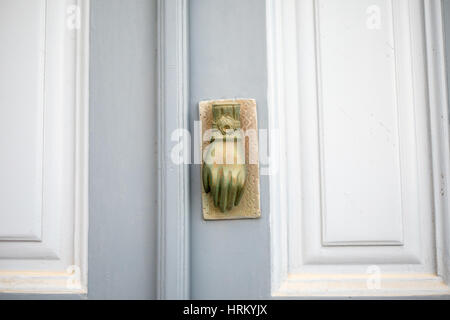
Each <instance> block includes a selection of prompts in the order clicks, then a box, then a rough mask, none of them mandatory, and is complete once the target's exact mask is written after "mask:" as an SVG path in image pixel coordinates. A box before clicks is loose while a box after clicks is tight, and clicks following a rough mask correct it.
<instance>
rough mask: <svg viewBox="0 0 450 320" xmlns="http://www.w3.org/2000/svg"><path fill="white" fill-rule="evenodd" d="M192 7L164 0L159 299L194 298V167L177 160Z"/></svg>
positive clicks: (160, 9)
mask: <svg viewBox="0 0 450 320" xmlns="http://www.w3.org/2000/svg"><path fill="white" fill-rule="evenodd" d="M188 7H189V2H188V0H158V119H157V121H158V255H157V258H158V262H157V263H158V266H157V279H158V280H157V298H158V299H189V296H190V288H189V275H190V271H189V256H190V245H189V213H190V201H189V199H190V197H189V165H188V164H181V165H178V164H175V163H174V162H173V161H172V160H171V151H172V148H173V146H174V144H175V143H178V138H177V137H176V136H175V137H173V136H172V135H173V133H174V132H175V130H177V129H186V130H187V129H188V128H189V126H188V125H189V123H188V115H189V114H188V110H189V84H188V79H189V68H188V61H189V59H188V51H189V48H188ZM185 147H186V148H187V147H188V146H187V145H185Z"/></svg>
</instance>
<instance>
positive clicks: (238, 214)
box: [199, 99, 261, 220]
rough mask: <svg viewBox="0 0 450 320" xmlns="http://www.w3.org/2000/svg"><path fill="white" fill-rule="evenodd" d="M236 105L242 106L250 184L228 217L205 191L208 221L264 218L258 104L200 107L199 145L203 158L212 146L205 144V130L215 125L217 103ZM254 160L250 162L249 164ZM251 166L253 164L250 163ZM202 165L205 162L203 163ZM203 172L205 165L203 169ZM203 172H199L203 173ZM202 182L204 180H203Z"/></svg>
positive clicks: (208, 103)
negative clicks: (214, 110)
mask: <svg viewBox="0 0 450 320" xmlns="http://www.w3.org/2000/svg"><path fill="white" fill-rule="evenodd" d="M223 102H237V103H239V104H240V105H241V129H242V130H243V133H244V135H245V162H246V165H247V174H248V175H247V180H246V183H245V191H244V195H243V196H242V199H241V202H240V203H239V205H238V206H236V207H234V208H233V209H231V210H230V211H227V212H225V213H223V212H221V211H220V209H219V208H216V207H215V206H214V201H213V199H212V197H211V195H210V194H207V193H205V190H204V188H203V185H201V186H200V187H201V189H202V208H203V218H204V219H205V220H231V219H255V218H259V217H260V216H261V209H260V195H259V157H258V154H259V153H258V123H257V120H258V118H257V113H256V101H255V100H254V99H235V100H209V101H201V102H200V103H199V113H200V121H201V123H202V134H201V139H202V141H201V142H200V146H201V148H200V149H201V154H202V159H203V150H205V148H206V146H207V145H208V144H209V141H208V140H207V139H206V141H203V136H204V133H205V131H206V130H209V129H211V127H212V122H213V115H212V106H213V104H216V103H223ZM249 159H251V161H249ZM250 162H251V163H250ZM202 163H203V161H202ZM201 169H203V164H202V168H201ZM201 172H202V170H200V173H201ZM200 181H202V179H200Z"/></svg>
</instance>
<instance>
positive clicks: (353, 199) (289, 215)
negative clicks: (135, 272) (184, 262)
mask: <svg viewBox="0 0 450 320" xmlns="http://www.w3.org/2000/svg"><path fill="white" fill-rule="evenodd" d="M442 10H443V9H442V7H441V2H440V1H433V0H432V1H421V0H415V1H410V0H408V1H407V0H394V1H388V0H379V1H361V0H345V1H332V0H283V1H280V0H268V1H265V2H263V1H259V0H248V1H229V0H226V1H208V0H196V1H191V2H190V16H189V21H190V34H189V35H190V42H189V44H190V51H189V53H190V60H189V62H190V64H189V67H190V75H191V76H190V83H189V86H190V103H189V116H190V119H191V122H190V123H191V131H193V129H194V128H193V120H196V119H198V103H199V101H202V100H209V99H229V98H237V97H239V98H243V97H244V98H254V99H256V101H257V109H258V122H259V123H258V124H259V128H260V129H266V131H265V132H264V131H261V130H260V137H259V146H260V147H259V150H260V155H259V157H260V166H261V168H260V174H261V177H260V194H261V197H260V198H261V218H260V219H258V220H231V221H204V220H203V219H202V215H201V211H202V207H201V206H202V204H201V196H200V192H201V188H202V184H201V179H200V177H201V174H200V170H201V169H200V166H198V165H193V166H191V168H190V192H191V195H190V200H191V203H190V214H191V216H190V223H191V229H190V234H191V236H190V240H191V255H190V258H191V260H190V261H191V262H190V268H191V272H190V288H191V291H190V293H191V297H192V298H194V299H215V298H218V299H223V298H228V299H233V298H249V299H251V298H286V297H297V298H298V297H324V296H332V297H361V296H370V297H386V296H411V295H412V296H427V295H434V296H436V295H437V296H439V295H448V294H449V286H448V283H449V282H448V279H449V278H448V276H449V273H448V270H449V269H448V252H449V251H448V243H450V242H449V228H448V219H449V218H448V217H449V216H448V214H449V213H448V210H447V196H446V182H445V181H447V178H448V140H447V139H448V135H447V134H448V123H447V96H446V95H447V93H446V81H445V64H444V50H443V49H444V48H443V39H442V38H443V26H442ZM205 26H207V27H205ZM194 144H195V141H194ZM194 152H195V149H194ZM267 167H269V168H271V170H264V168H267Z"/></svg>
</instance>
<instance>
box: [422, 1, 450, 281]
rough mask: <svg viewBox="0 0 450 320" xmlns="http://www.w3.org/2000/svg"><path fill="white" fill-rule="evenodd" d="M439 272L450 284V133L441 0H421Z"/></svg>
mask: <svg viewBox="0 0 450 320" xmlns="http://www.w3.org/2000/svg"><path fill="white" fill-rule="evenodd" d="M424 9H425V30H426V39H427V61H428V66H427V69H428V86H429V106H430V127H431V143H432V163H433V168H434V170H433V187H434V200H435V219H436V226H439V227H437V228H436V230H435V232H436V257H437V270H438V274H439V275H440V276H441V277H442V278H443V279H444V280H445V282H446V283H447V284H448V283H450V211H449V208H450V206H449V201H450V198H449V195H448V192H449V185H448V184H449V182H450V148H449V143H450V135H449V111H448V110H449V109H448V108H449V104H448V102H449V101H448V92H447V90H448V86H447V73H446V71H447V68H446V62H445V43H444V23H443V16H442V14H443V9H442V1H441V0H424Z"/></svg>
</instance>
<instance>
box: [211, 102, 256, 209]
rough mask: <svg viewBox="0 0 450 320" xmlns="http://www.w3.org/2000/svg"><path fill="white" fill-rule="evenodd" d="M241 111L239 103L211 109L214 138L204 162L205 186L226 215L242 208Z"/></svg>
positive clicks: (243, 178)
mask: <svg viewBox="0 0 450 320" xmlns="http://www.w3.org/2000/svg"><path fill="white" fill-rule="evenodd" d="M240 108H241V106H240V104H239V103H217V104H214V105H213V106H212V112H213V124H212V137H211V141H210V143H209V145H208V150H207V152H206V157H205V159H204V163H203V171H202V176H203V187H204V189H205V192H206V193H211V196H212V197H213V199H214V206H216V207H218V208H220V211H221V212H223V213H225V212H226V211H229V210H231V209H232V208H233V207H234V206H237V205H239V202H240V201H241V199H242V196H243V194H244V190H245V182H246V179H247V167H246V164H245V149H244V148H245V146H244V141H243V135H242V130H241V121H240Z"/></svg>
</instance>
